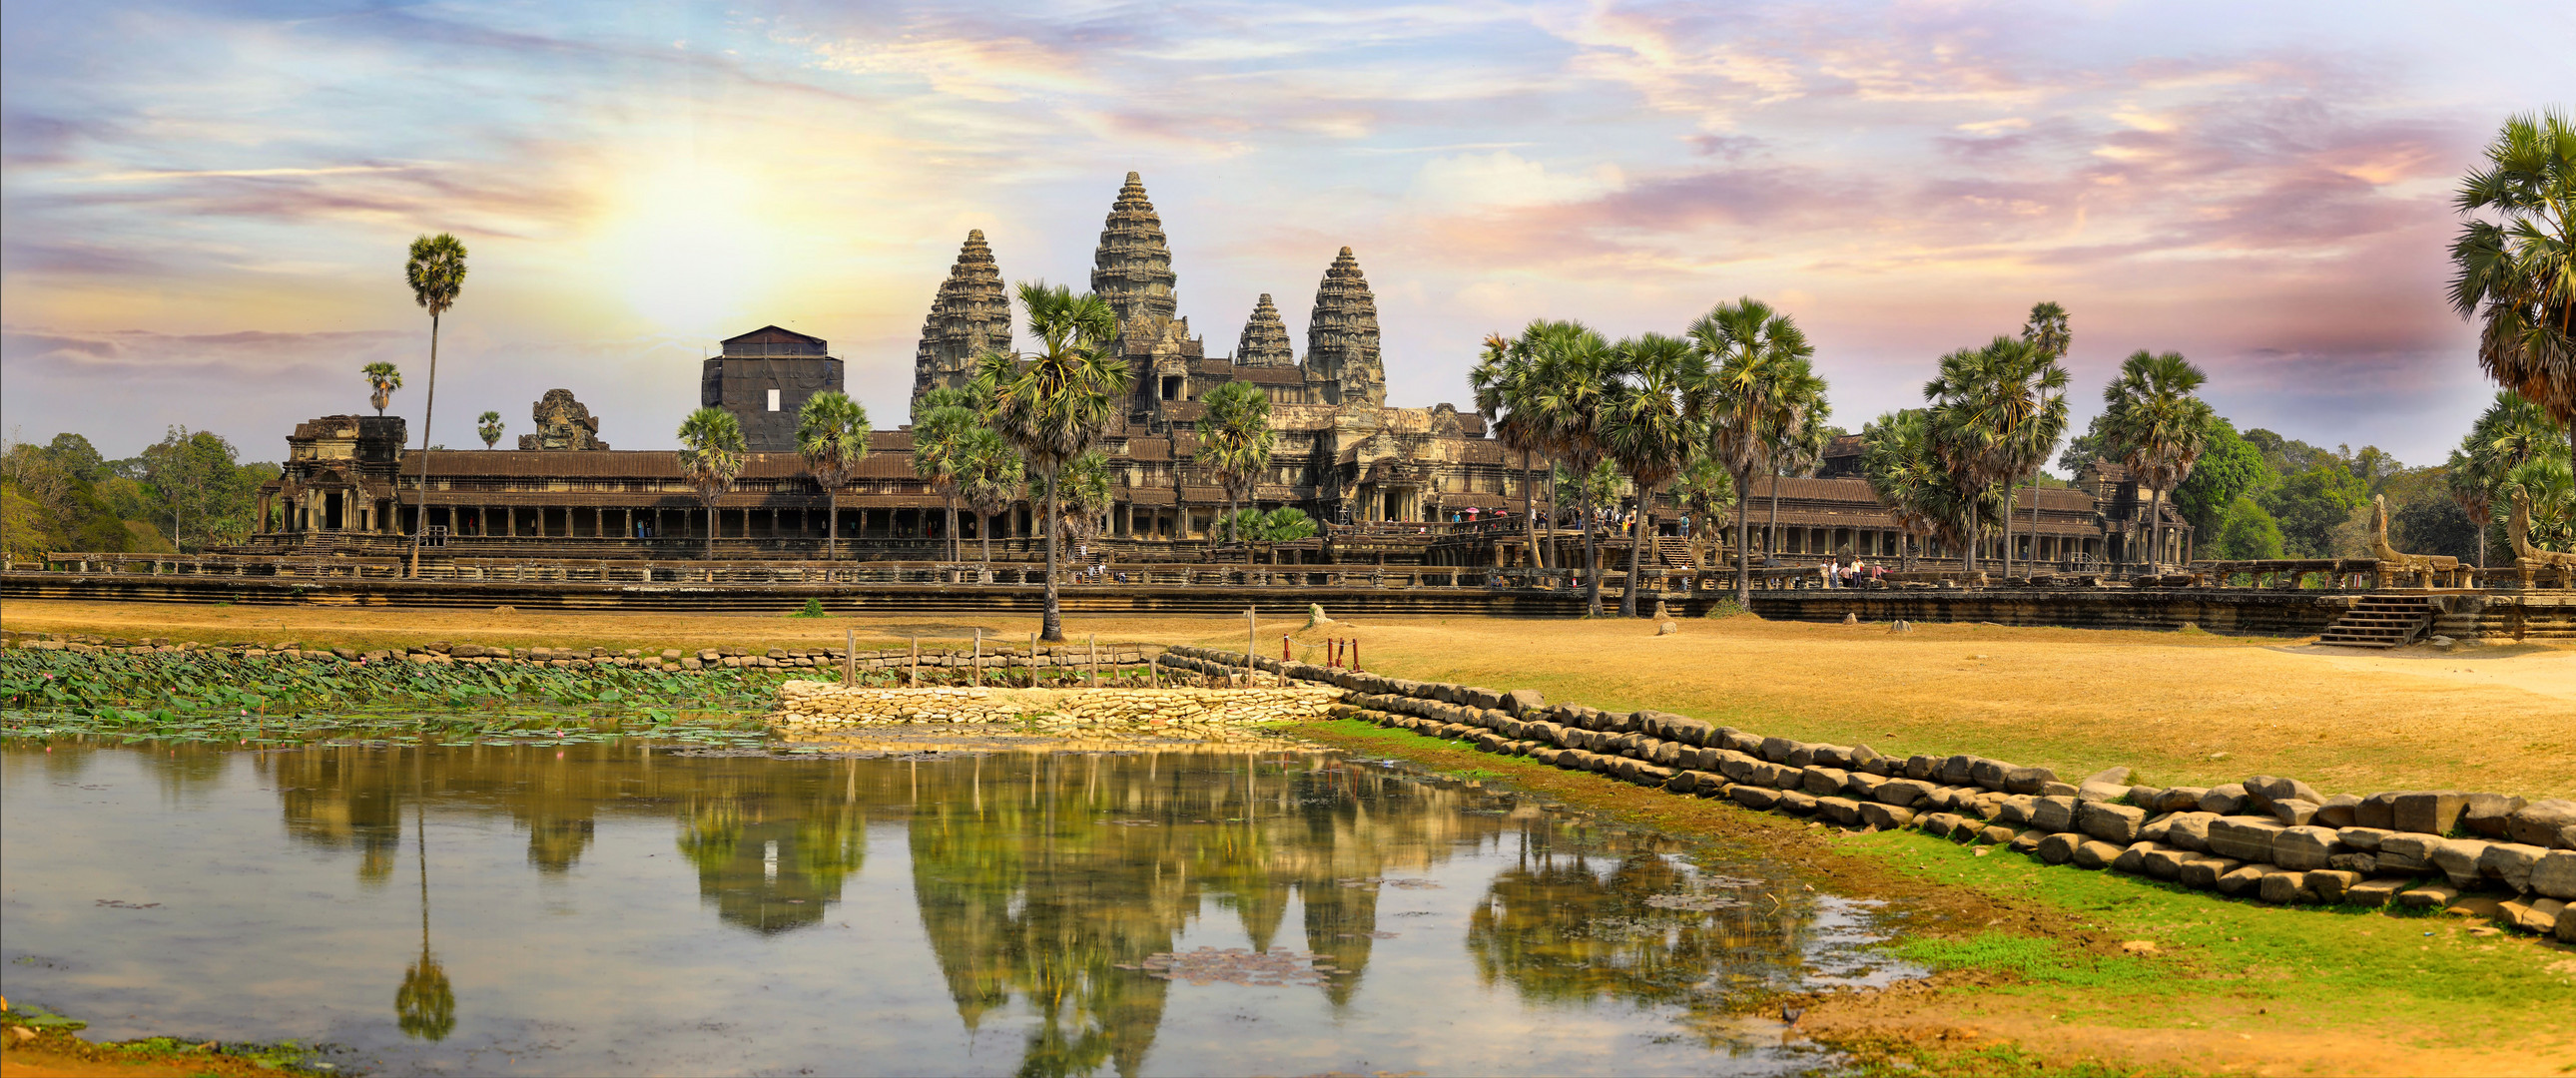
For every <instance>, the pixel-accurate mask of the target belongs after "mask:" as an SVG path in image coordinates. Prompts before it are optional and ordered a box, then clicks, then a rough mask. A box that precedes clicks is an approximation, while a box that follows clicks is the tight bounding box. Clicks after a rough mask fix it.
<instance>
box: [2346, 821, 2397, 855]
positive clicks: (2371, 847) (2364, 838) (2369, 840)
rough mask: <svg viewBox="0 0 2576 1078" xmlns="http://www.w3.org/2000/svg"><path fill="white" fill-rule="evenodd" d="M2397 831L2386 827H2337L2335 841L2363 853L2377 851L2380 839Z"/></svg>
mask: <svg viewBox="0 0 2576 1078" xmlns="http://www.w3.org/2000/svg"><path fill="white" fill-rule="evenodd" d="M2396 833H2397V832H2395V831H2391V830H2388V829H2387V828H2384V827H2339V828H2336V829H2335V841H2337V842H2340V843H2343V844H2344V845H2346V846H2350V847H2352V848H2353V849H2356V850H2359V851H2361V852H2363V853H2377V852H2379V843H2380V840H2381V839H2385V838H2387V837H2388V836H2390V835H2393V834H2396Z"/></svg>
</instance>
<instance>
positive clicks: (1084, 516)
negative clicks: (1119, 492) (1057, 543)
mask: <svg viewBox="0 0 2576 1078" xmlns="http://www.w3.org/2000/svg"><path fill="white" fill-rule="evenodd" d="M1055 481H1056V482H1060V483H1062V484H1063V486H1064V492H1063V496H1062V497H1061V498H1057V497H1054V496H1053V495H1054V494H1055V492H1054V491H1053V490H1051V489H1048V488H1047V487H1046V484H1047V483H1048V480H1045V479H1040V480H1038V483H1039V484H1040V486H1039V491H1038V494H1039V496H1041V497H1046V498H1047V499H1048V503H1049V504H1051V505H1056V506H1057V509H1056V512H1057V513H1059V514H1060V515H1059V516H1058V517H1057V518H1056V529H1057V530H1058V531H1060V532H1062V533H1063V536H1064V538H1065V539H1066V540H1067V541H1070V542H1082V541H1084V540H1087V539H1089V538H1091V537H1092V536H1094V535H1097V534H1099V533H1100V532H1101V530H1102V529H1103V528H1105V527H1107V525H1108V523H1109V507H1110V505H1111V504H1112V503H1111V501H1110V497H1111V487H1112V486H1113V485H1114V482H1113V480H1112V478H1111V476H1110V474H1109V454H1107V453H1103V452H1101V451H1100V450H1097V449H1093V450H1089V451H1087V452H1085V453H1083V454H1082V455H1081V456H1078V457H1075V458H1073V460H1072V461H1071V462H1069V463H1067V464H1066V465H1065V466H1064V467H1063V468H1061V469H1058V471H1057V473H1056V480H1055Z"/></svg>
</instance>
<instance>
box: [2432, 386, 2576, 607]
mask: <svg viewBox="0 0 2576 1078" xmlns="http://www.w3.org/2000/svg"><path fill="white" fill-rule="evenodd" d="M2566 445H2567V433H2566V429H2565V428H2564V427H2562V426H2560V425H2559V424H2558V423H2557V422H2556V421H2554V420H2552V419H2550V418H2549V414H2548V413H2547V412H2545V411H2543V410H2541V407H2540V406H2539V405H2537V404H2534V403H2532V402H2531V400H2530V398H2527V397H2524V396H2523V395H2521V394H2519V393H2515V392H2513V391H2512V390H2504V391H2501V392H2498V393H2497V394H2496V397H2495V401H2494V402H2493V403H2491V404H2489V405H2487V409H2486V411H2485V412H2483V413H2481V414H2480V415H2479V416H2478V419H2477V422H2476V423H2475V424H2472V425H2471V426H2470V428H2469V433H2468V435H2467V436H2466V437H2464V438H2462V439H2461V440H2460V447H2459V448H2458V449H2455V450H2453V451H2452V452H2451V456H2450V461H2449V463H2448V465H2447V467H2446V469H2445V471H2446V480H2447V482H2448V485H2449V487H2450V492H2451V497H2452V498H2453V499H2454V500H2455V501H2457V502H2458V503H2459V506H2460V508H2461V509H2462V510H2463V511H2464V512H2465V513H2466V515H2467V516H2468V518H2469V520H2470V521H2471V522H2473V523H2475V524H2476V525H2477V526H2478V528H2479V529H2480V531H2479V536H2478V564H2479V565H2480V566H2481V567H2483V566H2484V565H2486V548H2487V545H2488V544H2487V532H2488V531H2490V530H2492V529H2493V528H2494V527H2495V526H2496V521H2497V519H2498V514H2497V512H2496V510H2497V509H2498V508H2500V507H2501V506H2502V505H2503V504H2504V498H2503V493H2502V492H2503V487H2504V483H2505V479H2506V477H2507V476H2509V475H2511V474H2512V472H2513V470H2514V469H2516V468H2519V467H2521V466H2522V465H2523V464H2525V463H2527V462H2529V461H2533V460H2538V459H2543V458H2549V457H2556V456H2560V455H2562V454H2563V452H2564V450H2565V448H2566Z"/></svg>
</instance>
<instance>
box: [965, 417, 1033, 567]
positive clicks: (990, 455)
mask: <svg viewBox="0 0 2576 1078" xmlns="http://www.w3.org/2000/svg"><path fill="white" fill-rule="evenodd" d="M955 461H956V469H957V490H958V492H959V493H960V494H961V495H962V496H963V497H964V498H965V499H966V504H967V507H968V508H970V509H973V510H974V511H975V522H976V523H975V534H976V536H977V537H978V538H980V539H981V540H983V543H984V567H985V568H986V569H991V568H992V565H993V518H994V517H995V516H998V515H1000V514H1001V513H1003V512H1004V511H1006V510H1008V509H1010V507H1011V503H1012V502H1014V501H1017V500H1019V497H1020V491H1021V489H1022V488H1023V487H1024V486H1025V485H1026V483H1027V473H1026V471H1025V468H1024V466H1023V465H1022V464H1021V463H1020V451H1019V450H1018V449H1016V448H1014V447H1012V445H1011V440H1010V439H1008V438H1004V437H1002V435H1001V434H1000V433H999V432H997V431H995V430H993V429H992V428H991V427H986V426H980V425H979V426H975V427H973V428H970V429H968V430H967V431H966V432H965V433H964V434H963V435H960V436H959V438H958V440H957V448H956V451H955Z"/></svg>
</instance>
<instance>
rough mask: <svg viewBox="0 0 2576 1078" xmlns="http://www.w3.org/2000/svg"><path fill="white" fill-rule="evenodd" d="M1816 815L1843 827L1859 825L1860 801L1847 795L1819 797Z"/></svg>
mask: <svg viewBox="0 0 2576 1078" xmlns="http://www.w3.org/2000/svg"><path fill="white" fill-rule="evenodd" d="M1816 815H1817V816H1819V817H1822V818H1823V819H1825V820H1826V821H1828V822H1831V823H1838V824H1841V825H1843V826H1844V827H1858V826H1860V802H1858V801H1854V800H1852V799H1851V798H1848V797H1819V798H1817V799H1816Z"/></svg>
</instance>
